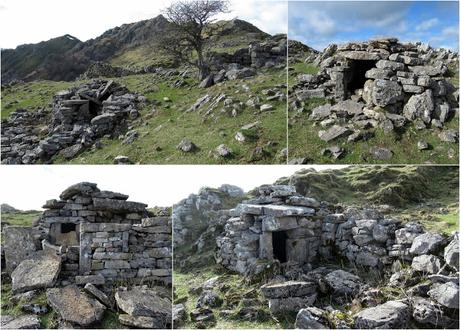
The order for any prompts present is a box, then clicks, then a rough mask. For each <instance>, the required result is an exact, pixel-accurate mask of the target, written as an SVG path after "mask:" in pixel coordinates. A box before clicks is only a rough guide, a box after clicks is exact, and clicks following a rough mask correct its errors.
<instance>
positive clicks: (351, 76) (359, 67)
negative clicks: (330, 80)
mask: <svg viewBox="0 0 460 330" xmlns="http://www.w3.org/2000/svg"><path fill="white" fill-rule="evenodd" d="M375 63H376V62H375V61H370V60H353V61H350V64H349V66H350V69H349V70H348V79H347V81H348V83H347V91H348V92H349V93H350V94H353V93H354V92H355V90H357V89H360V88H363V87H364V83H365V82H366V80H367V78H366V72H367V71H369V70H370V69H372V68H374V67H375Z"/></svg>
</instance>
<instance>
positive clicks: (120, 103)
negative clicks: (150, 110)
mask: <svg viewBox="0 0 460 330" xmlns="http://www.w3.org/2000/svg"><path fill="white" fill-rule="evenodd" d="M145 102H146V98H145V97H144V96H142V95H139V94H133V93H130V92H129V91H128V90H127V89H126V88H125V87H123V86H120V85H119V84H118V83H116V82H114V81H112V80H110V81H103V80H94V81H92V82H90V83H87V84H83V85H81V86H78V87H74V88H71V89H69V90H64V91H61V92H59V93H57V94H56V95H55V96H54V99H53V104H52V110H51V113H49V110H41V111H39V112H37V113H35V112H34V113H31V112H27V111H25V110H17V111H16V112H14V113H13V114H12V115H11V117H10V118H9V119H6V120H3V121H2V147H1V148H2V149H1V153H2V163H3V164H33V163H37V162H50V161H52V158H53V157H54V156H56V155H61V156H63V157H64V158H66V159H72V158H74V157H76V156H77V155H78V154H79V153H81V152H82V151H84V150H85V149H87V148H90V147H91V146H93V144H94V143H96V142H97V141H98V140H99V139H100V138H102V137H104V136H109V137H111V138H116V137H118V136H120V135H122V134H123V133H124V131H126V128H127V121H128V120H133V119H136V118H137V117H139V115H140V114H139V111H138V109H139V107H140V106H142V104H144V103H145ZM36 120H38V123H39V124H40V126H42V128H41V129H38V128H37V121H36Z"/></svg>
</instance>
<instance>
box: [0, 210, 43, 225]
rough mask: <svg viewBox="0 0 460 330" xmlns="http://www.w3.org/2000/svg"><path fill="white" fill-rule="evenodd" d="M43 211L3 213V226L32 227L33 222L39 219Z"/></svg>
mask: <svg viewBox="0 0 460 330" xmlns="http://www.w3.org/2000/svg"><path fill="white" fill-rule="evenodd" d="M40 214H41V211H23V212H17V213H2V225H5V224H8V225H11V226H25V227H29V226H32V224H33V222H34V221H35V220H36V219H38V217H39V216H40Z"/></svg>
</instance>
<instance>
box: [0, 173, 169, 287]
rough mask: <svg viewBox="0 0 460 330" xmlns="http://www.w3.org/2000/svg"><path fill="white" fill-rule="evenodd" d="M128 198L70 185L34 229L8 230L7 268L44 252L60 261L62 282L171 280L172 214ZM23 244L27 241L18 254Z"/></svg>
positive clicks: (89, 185)
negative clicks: (152, 212)
mask: <svg viewBox="0 0 460 330" xmlns="http://www.w3.org/2000/svg"><path fill="white" fill-rule="evenodd" d="M128 197H129V196H128V195H124V194H120V193H116V192H111V191H102V190H100V189H99V188H98V187H97V185H96V184H94V183H88V182H81V183H78V184H75V185H72V186H70V187H69V188H67V189H66V190H64V191H63V192H62V193H61V195H60V199H59V200H56V199H52V200H48V201H47V202H46V203H45V205H44V206H43V208H44V209H45V211H44V212H43V214H42V215H41V217H40V219H39V220H38V223H37V225H36V226H35V227H32V228H26V227H19V228H18V227H7V228H5V258H6V264H7V270H9V271H10V272H11V271H13V270H14V269H15V268H16V266H18V265H19V264H20V263H21V262H22V261H23V260H24V259H27V258H29V257H31V256H33V255H35V254H37V251H39V253H41V254H45V255H50V256H51V255H52V256H55V257H56V258H58V259H59V260H60V271H59V277H58V281H59V282H60V283H61V284H62V285H65V284H70V283H76V284H84V283H86V282H93V281H94V279H95V278H96V279H98V280H96V281H98V282H99V281H100V282H105V281H117V280H131V281H133V282H134V283H136V282H141V281H143V280H153V281H158V282H161V283H165V284H168V283H171V267H172V266H171V264H172V261H171V254H172V251H171V250H172V247H171V242H172V235H171V228H172V224H171V218H170V217H169V216H156V217H151V216H150V213H149V211H148V210H147V209H146V208H147V205H146V204H143V203H138V202H132V201H128ZM37 241H39V243H38V242H37ZM18 242H19V244H22V243H21V242H27V244H26V245H25V247H26V249H25V250H26V251H22V255H21V256H19V257H18V256H16V255H15V244H18ZM22 245H24V244H22ZM40 250H42V251H40ZM21 259H22V260H21ZM8 265H9V267H8ZM98 284H100V283H98Z"/></svg>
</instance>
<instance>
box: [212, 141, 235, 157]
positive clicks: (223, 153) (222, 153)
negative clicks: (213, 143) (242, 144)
mask: <svg viewBox="0 0 460 330" xmlns="http://www.w3.org/2000/svg"><path fill="white" fill-rule="evenodd" d="M232 154H233V152H232V149H230V148H229V147H227V146H226V145H225V144H220V145H219V146H218V147H217V148H216V155H217V156H218V157H222V158H228V157H231V156H232Z"/></svg>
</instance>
